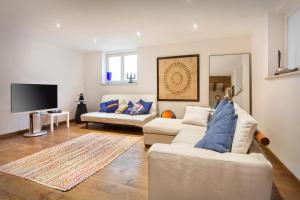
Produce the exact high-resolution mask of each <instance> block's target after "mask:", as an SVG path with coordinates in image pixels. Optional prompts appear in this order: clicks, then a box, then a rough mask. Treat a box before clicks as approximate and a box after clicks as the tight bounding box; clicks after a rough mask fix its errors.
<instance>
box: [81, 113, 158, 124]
mask: <svg viewBox="0 0 300 200" xmlns="http://www.w3.org/2000/svg"><path fill="white" fill-rule="evenodd" d="M154 117H155V116H154V115H152V114H148V115H126V114H117V113H102V112H90V113H86V114H83V115H81V120H82V121H85V122H99V123H109V124H125V125H132V126H139V127H142V126H143V125H144V124H145V123H147V122H148V121H150V120H152V119H153V118H154Z"/></svg>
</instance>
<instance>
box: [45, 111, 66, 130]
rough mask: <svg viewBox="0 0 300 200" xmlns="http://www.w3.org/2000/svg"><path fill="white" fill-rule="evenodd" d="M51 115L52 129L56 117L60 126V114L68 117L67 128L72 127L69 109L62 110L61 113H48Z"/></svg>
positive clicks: (56, 121)
mask: <svg viewBox="0 0 300 200" xmlns="http://www.w3.org/2000/svg"><path fill="white" fill-rule="evenodd" d="M47 115H48V116H49V117H50V131H51V132H53V131H54V118H55V124H56V126H58V117H59V116H65V117H66V125H67V128H69V127H70V114H69V112H68V111H62V112H61V113H48V114H47Z"/></svg>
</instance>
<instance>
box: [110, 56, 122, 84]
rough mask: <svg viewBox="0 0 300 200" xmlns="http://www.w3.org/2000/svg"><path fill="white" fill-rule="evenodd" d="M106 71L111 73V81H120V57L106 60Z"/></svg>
mask: <svg viewBox="0 0 300 200" xmlns="http://www.w3.org/2000/svg"><path fill="white" fill-rule="evenodd" d="M108 71H109V72H111V80H112V81H120V80H121V57H120V56H114V57H109V58H108Z"/></svg>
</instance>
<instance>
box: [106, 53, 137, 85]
mask: <svg viewBox="0 0 300 200" xmlns="http://www.w3.org/2000/svg"><path fill="white" fill-rule="evenodd" d="M131 55H136V56H137V60H136V62H137V63H136V64H137V69H136V71H137V72H136V75H135V77H136V78H135V79H134V82H137V80H138V78H137V77H138V76H137V74H138V54H137V52H136V51H126V52H118V53H107V54H106V56H105V57H106V58H105V63H106V65H105V76H104V77H105V83H107V84H109V83H128V81H129V80H128V79H125V66H124V57H125V56H131ZM111 57H121V80H119V81H113V80H111V81H107V80H106V72H108V71H109V58H111Z"/></svg>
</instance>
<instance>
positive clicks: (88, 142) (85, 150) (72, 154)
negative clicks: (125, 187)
mask: <svg viewBox="0 0 300 200" xmlns="http://www.w3.org/2000/svg"><path fill="white" fill-rule="evenodd" d="M139 140H140V138H138V137H134V136H126V135H112V134H104V133H90V134H87V135H83V136H81V137H78V138H75V139H72V140H69V141H67V142H64V143H62V144H59V145H56V146H54V147H51V148H48V149H45V150H43V151H40V152H38V153H35V154H33V155H30V156H27V157H25V158H22V159H19V160H16V161H13V162H10V163H8V164H5V165H2V166H0V171H2V172H4V173H7V174H11V175H15V176H18V177H22V178H25V179H28V180H31V181H34V182H37V183H40V184H42V185H45V186H48V187H51V188H54V189H59V190H62V191H67V190H70V189H72V188H73V187H75V186H76V185H78V184H79V183H81V182H82V181H84V180H85V179H87V178H88V177H90V176H91V175H93V174H94V173H96V172H97V171H99V170H100V169H102V168H104V167H105V166H106V165H108V164H109V163H110V162H112V161H113V160H114V159H116V158H117V157H118V156H120V155H121V154H123V153H124V152H125V151H126V150H127V149H129V148H130V147H131V146H132V145H134V144H135V143H136V142H138V141H139Z"/></svg>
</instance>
